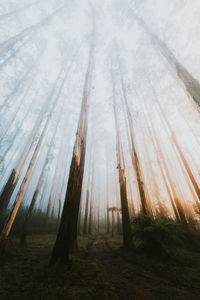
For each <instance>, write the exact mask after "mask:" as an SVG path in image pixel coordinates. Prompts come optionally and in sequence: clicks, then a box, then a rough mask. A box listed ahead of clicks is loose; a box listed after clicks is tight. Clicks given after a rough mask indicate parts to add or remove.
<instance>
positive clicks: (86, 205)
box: [83, 189, 89, 234]
mask: <svg viewBox="0 0 200 300" xmlns="http://www.w3.org/2000/svg"><path fill="white" fill-rule="evenodd" d="M88 204H89V191H88V189H87V195H86V204H85V217H84V222H83V234H87V227H88Z"/></svg>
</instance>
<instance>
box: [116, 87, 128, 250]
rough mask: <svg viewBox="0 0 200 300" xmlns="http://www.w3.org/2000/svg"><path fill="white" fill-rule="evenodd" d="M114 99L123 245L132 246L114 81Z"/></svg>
mask: <svg viewBox="0 0 200 300" xmlns="http://www.w3.org/2000/svg"><path fill="white" fill-rule="evenodd" d="M113 99H114V118H115V127H116V139H117V144H116V147H117V163H118V167H117V168H118V172H119V185H120V197H121V208H122V230H123V246H124V247H125V248H128V247H130V244H131V242H132V234H131V225H130V216H129V209H128V199H127V188H126V176H125V164H124V156H123V150H122V145H121V137H120V127H119V119H118V112H117V104H116V99H115V86H114V82H113Z"/></svg>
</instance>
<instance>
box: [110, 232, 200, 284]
mask: <svg viewBox="0 0 200 300" xmlns="http://www.w3.org/2000/svg"><path fill="white" fill-rule="evenodd" d="M105 238H106V240H107V243H108V245H109V247H110V248H111V249H112V250H113V251H114V252H116V253H117V254H118V255H120V256H122V257H123V258H124V259H125V260H126V261H128V262H130V263H131V264H134V265H137V266H138V268H139V269H142V270H146V271H150V272H152V273H154V274H156V275H158V276H160V277H161V278H165V279H167V280H169V281H171V282H172V283H173V284H174V285H175V286H178V285H181V286H185V287H186V288H188V289H193V288H194V289H195V288H197V289H199V287H200V251H199V249H195V248H194V247H193V248H192V247H191V248H190V249H189V248H188V247H179V248H176V250H175V253H176V254H175V257H174V259H173V258H168V259H162V258H161V257H159V256H156V255H155V256H154V255H152V254H151V255H148V254H147V253H139V252H138V251H134V249H131V250H130V251H125V250H123V249H122V236H120V235H117V234H116V235H115V236H114V237H111V236H110V235H105Z"/></svg>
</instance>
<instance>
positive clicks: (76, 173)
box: [51, 44, 93, 264]
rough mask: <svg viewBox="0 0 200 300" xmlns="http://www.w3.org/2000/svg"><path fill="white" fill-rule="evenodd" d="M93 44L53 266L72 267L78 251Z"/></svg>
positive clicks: (52, 261)
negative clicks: (73, 252) (72, 257)
mask: <svg viewBox="0 0 200 300" xmlns="http://www.w3.org/2000/svg"><path fill="white" fill-rule="evenodd" d="M92 53H93V44H92V46H91V49H90V54H89V63H88V69H87V72H86V77H85V83H84V91H83V99H82V106H81V111H80V117H79V124H78V130H77V135H76V140H75V144H74V150H73V156H72V161H71V167H70V172H69V179H68V185H67V191H66V196H65V202H64V207H63V211H62V217H61V221H60V226H59V230H58V234H57V238H56V242H55V245H54V247H53V251H52V256H51V263H65V264H68V263H69V251H70V249H71V250H76V249H77V223H78V216H79V206H80V199H81V190H82V182H83V174H84V166H85V151H86V140H87V119H88V111H87V110H88V97H89V91H90V77H91V67H92Z"/></svg>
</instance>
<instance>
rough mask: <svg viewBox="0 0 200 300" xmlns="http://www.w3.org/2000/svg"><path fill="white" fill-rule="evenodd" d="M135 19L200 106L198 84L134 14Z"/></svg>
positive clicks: (163, 43)
mask: <svg viewBox="0 0 200 300" xmlns="http://www.w3.org/2000/svg"><path fill="white" fill-rule="evenodd" d="M134 17H135V19H136V20H137V22H138V23H139V24H140V25H141V26H142V27H143V29H144V30H145V31H146V32H147V34H148V35H149V36H150V38H151V40H152V43H153V45H154V46H155V47H156V48H157V49H158V50H159V51H160V53H161V54H162V56H163V57H164V58H165V59H166V61H167V62H168V63H169V65H170V67H171V68H172V70H173V71H174V72H175V74H176V75H177V76H178V78H179V79H180V80H181V82H182V83H183V84H184V86H185V89H186V90H187V92H188V93H189V94H190V96H191V97H192V98H193V100H194V101H195V103H196V104H197V105H198V106H200V83H199V81H198V80H196V79H195V78H194V77H193V76H192V75H191V74H190V72H189V71H188V70H187V69H186V68H185V67H184V66H183V65H182V64H181V63H180V62H179V61H178V59H177V58H176V57H175V55H174V54H173V53H172V51H171V50H170V49H169V47H168V46H167V44H166V43H165V42H163V41H162V40H160V39H159V38H158V37H157V36H156V35H155V34H154V33H152V32H151V31H150V29H149V28H148V27H147V25H146V24H145V23H144V21H143V20H142V19H141V18H139V17H138V16H136V15H135V14H134Z"/></svg>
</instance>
